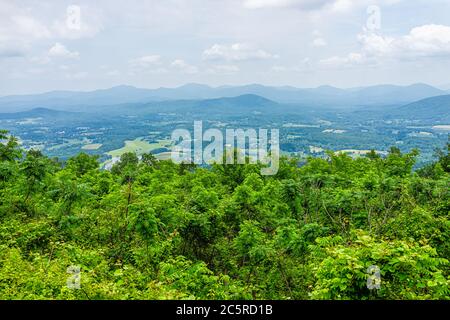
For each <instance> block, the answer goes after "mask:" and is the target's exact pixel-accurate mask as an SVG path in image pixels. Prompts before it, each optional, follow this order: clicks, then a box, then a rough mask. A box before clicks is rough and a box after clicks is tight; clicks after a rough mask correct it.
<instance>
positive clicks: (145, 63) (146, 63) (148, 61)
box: [130, 54, 161, 68]
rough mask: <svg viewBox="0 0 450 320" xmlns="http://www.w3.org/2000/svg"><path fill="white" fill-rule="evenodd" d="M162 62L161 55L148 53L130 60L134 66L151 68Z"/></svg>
mask: <svg viewBox="0 0 450 320" xmlns="http://www.w3.org/2000/svg"><path fill="white" fill-rule="evenodd" d="M160 64H161V56H160V55H157V54H155V55H148V56H143V57H140V58H136V59H132V60H130V65H131V66H132V67H133V68H151V67H155V66H158V65H160Z"/></svg>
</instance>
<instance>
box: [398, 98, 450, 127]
mask: <svg viewBox="0 0 450 320" xmlns="http://www.w3.org/2000/svg"><path fill="white" fill-rule="evenodd" d="M392 115H393V116H402V117H404V118H408V119H420V120H424V119H430V120H437V121H440V122H442V123H445V124H450V95H443V96H438V97H432V98H427V99H423V100H420V101H416V102H413V103H410V104H407V105H405V106H402V107H400V108H398V109H396V110H394V111H393V112H392Z"/></svg>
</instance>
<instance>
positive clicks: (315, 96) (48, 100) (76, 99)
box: [0, 84, 446, 112]
mask: <svg viewBox="0 0 450 320" xmlns="http://www.w3.org/2000/svg"><path fill="white" fill-rule="evenodd" d="M249 94H250V95H258V96H260V97H263V98H266V99H269V100H273V101H275V102H278V103H283V104H285V103H291V104H297V105H300V106H304V107H305V106H306V107H327V108H350V107H364V106H379V105H403V104H407V103H410V102H414V101H417V100H420V99H424V98H429V97H433V96H439V95H443V94H446V92H445V91H443V90H439V89H437V88H434V87H431V86H429V85H426V84H415V85H411V86H406V87H402V86H394V85H380V86H372V87H364V88H353V89H339V88H335V87H331V86H321V87H318V88H308V89H300V88H295V87H290V86H284V87H270V86H263V85H259V84H251V85H245V86H221V87H215V88H213V87H209V86H206V85H201V84H187V85H184V86H181V87H178V88H159V89H141V88H135V87H132V86H117V87H113V88H110V89H103V90H96V91H91V92H70V91H53V92H48V93H44V94H37V95H23V96H6V97H0V112H18V111H25V110H30V109H34V108H50V109H57V110H71V111H80V110H83V109H85V108H86V107H95V106H110V105H119V104H142V103H148V102H155V101H156V102H161V101H173V100H205V99H219V98H229V97H238V96H243V95H249ZM88 109H89V108H88Z"/></svg>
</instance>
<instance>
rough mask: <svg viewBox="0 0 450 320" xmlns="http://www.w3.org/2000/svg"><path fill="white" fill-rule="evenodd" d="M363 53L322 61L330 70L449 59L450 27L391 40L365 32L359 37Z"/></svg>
mask: <svg viewBox="0 0 450 320" xmlns="http://www.w3.org/2000/svg"><path fill="white" fill-rule="evenodd" d="M358 40H359V42H360V44H361V51H360V52H358V53H350V54H349V55H347V56H345V57H339V56H334V57H331V58H327V59H322V60H320V65H322V66H328V67H331V66H332V67H350V66H355V65H364V64H365V65H373V64H376V63H381V62H383V61H385V60H395V61H397V60H398V61H402V60H405V59H414V60H417V59H420V58H427V57H436V56H448V57H450V27H448V26H444V25H435V24H430V25H423V26H419V27H415V28H413V29H411V31H410V32H409V33H408V34H407V35H404V36H399V37H391V36H384V35H381V34H378V33H374V32H368V31H365V32H363V33H361V34H359V35H358Z"/></svg>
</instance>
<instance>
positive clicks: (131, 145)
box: [106, 138, 172, 158]
mask: <svg viewBox="0 0 450 320" xmlns="http://www.w3.org/2000/svg"><path fill="white" fill-rule="evenodd" d="M171 145H172V141H171V140H159V141H158V142H156V143H149V142H148V141H145V140H143V138H137V139H135V140H132V141H131V140H127V141H125V146H124V147H122V148H120V149H116V150H113V151H110V152H107V153H106V154H107V155H109V156H111V157H113V158H115V157H120V156H121V155H122V154H124V153H127V152H134V153H136V154H137V155H138V156H140V155H143V154H144V153H149V152H151V151H153V150H156V149H160V148H170V147H171Z"/></svg>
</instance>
